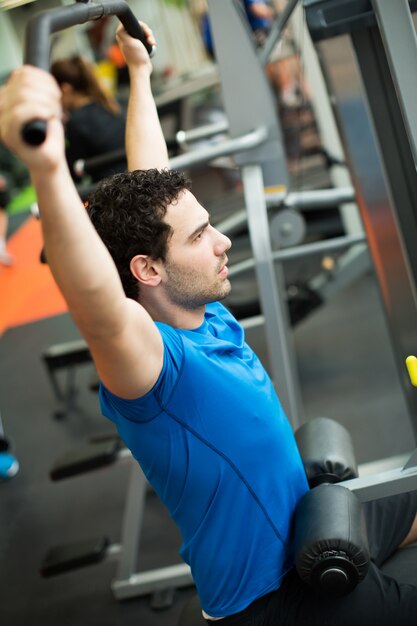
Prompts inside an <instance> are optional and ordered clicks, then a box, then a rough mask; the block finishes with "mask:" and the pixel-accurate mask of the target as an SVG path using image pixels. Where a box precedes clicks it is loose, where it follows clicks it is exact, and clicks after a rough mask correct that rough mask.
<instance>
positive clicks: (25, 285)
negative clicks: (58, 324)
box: [0, 216, 67, 334]
mask: <svg viewBox="0 0 417 626" xmlns="http://www.w3.org/2000/svg"><path fill="white" fill-rule="evenodd" d="M7 248H8V250H9V252H10V254H11V255H12V256H13V258H14V265H13V266H12V267H4V266H3V265H0V303H1V304H0V334H2V333H3V332H4V331H5V330H7V329H8V328H12V327H14V326H20V325H22V324H28V323H30V322H35V321H37V320H40V319H43V318H45V317H51V316H53V315H58V314H60V313H64V312H65V311H67V305H66V303H65V300H64V298H63V297H62V295H61V293H60V291H59V289H58V287H57V286H56V285H55V282H54V280H53V278H52V274H51V272H50V270H49V267H48V266H47V265H43V264H41V263H40V262H39V254H40V251H41V249H42V233H41V226H40V223H39V220H37V219H36V218H35V217H33V216H30V217H29V218H28V219H27V220H26V221H25V222H24V223H23V224H22V226H21V227H20V228H19V229H18V230H17V231H16V232H15V233H14V234H13V235H12V236H11V237H10V239H9V240H8V244H7Z"/></svg>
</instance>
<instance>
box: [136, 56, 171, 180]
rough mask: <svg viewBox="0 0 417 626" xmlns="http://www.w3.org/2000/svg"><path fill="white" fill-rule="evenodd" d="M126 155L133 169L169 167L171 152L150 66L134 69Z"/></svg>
mask: <svg viewBox="0 0 417 626" xmlns="http://www.w3.org/2000/svg"><path fill="white" fill-rule="evenodd" d="M126 154H127V163H128V168H129V170H130V171H132V170H137V169H142V170H146V169H151V168H154V167H155V168H158V169H162V168H165V167H168V151H167V147H166V142H165V138H164V135H163V133H162V128H161V124H160V121H159V117H158V111H157V109H156V105H155V101H154V98H153V95H152V90H151V84H150V75H149V71H148V69H147V68H146V67H140V68H131V69H130V96H129V104H128V110H127V124H126Z"/></svg>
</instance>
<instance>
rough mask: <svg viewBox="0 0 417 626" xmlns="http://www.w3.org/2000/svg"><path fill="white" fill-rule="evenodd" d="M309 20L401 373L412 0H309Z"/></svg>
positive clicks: (414, 186) (407, 308) (408, 287)
mask: <svg viewBox="0 0 417 626" xmlns="http://www.w3.org/2000/svg"><path fill="white" fill-rule="evenodd" d="M304 7H305V14H306V21H307V27H308V29H309V31H310V33H311V37H312V39H313V43H314V45H315V48H316V50H317V54H318V58H319V61H320V64H321V67H322V71H323V75H324V78H325V80H326V84H327V89H328V91H329V94H330V96H331V101H332V103H333V106H334V111H335V116H336V120H337V123H338V127H339V132H340V136H341V138H342V141H343V143H344V148H345V153H346V155H347V159H348V162H349V169H350V171H351V176H352V179H353V181H354V187H355V190H356V195H357V198H358V205H359V210H360V213H361V216H362V221H363V224H364V228H365V231H366V235H367V239H368V244H369V249H370V254H371V257H372V259H373V264H374V267H375V272H376V276H377V279H378V283H379V287H380V292H381V298H382V302H383V305H384V310H385V315H386V319H387V324H388V328H389V331H390V336H391V340H392V347H393V353H394V357H395V360H396V364H397V369H398V372H399V377H400V380H401V383H402V388H403V391H404V396H405V399H406V402H407V405H408V409H409V415H410V420H411V423H412V426H413V429H414V432H415V433H417V396H416V394H415V392H413V390H412V388H411V386H410V381H409V380H408V378H407V377H406V375H405V373H404V361H405V358H406V356H407V354H408V353H409V351H410V350H412V348H413V344H414V342H413V338H414V337H415V333H416V328H417V306H416V278H417V276H416V274H417V249H416V245H415V242H416V236H417V204H416V198H417V174H416V159H415V154H416V152H415V146H416V137H415V134H416V120H415V102H416V100H415V84H414V81H413V80H410V76H412V75H413V74H414V68H415V62H416V60H417V47H416V32H415V27H414V22H415V12H416V10H417V3H416V2H415V1H414V0H411V1H410V2H408V1H407V0H396V1H395V2H392V0H391V1H390V0H366V1H365V0H344V2H343V3H342V2H338V1H337V0H304Z"/></svg>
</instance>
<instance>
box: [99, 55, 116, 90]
mask: <svg viewBox="0 0 417 626" xmlns="http://www.w3.org/2000/svg"><path fill="white" fill-rule="evenodd" d="M94 71H95V75H96V76H97V78H98V79H99V81H100V84H101V86H102V87H103V89H105V90H106V91H107V92H108V93H110V94H111V95H112V96H114V94H115V93H116V87H117V70H116V67H115V66H114V64H113V63H111V62H110V61H98V63H96V64H95V67H94Z"/></svg>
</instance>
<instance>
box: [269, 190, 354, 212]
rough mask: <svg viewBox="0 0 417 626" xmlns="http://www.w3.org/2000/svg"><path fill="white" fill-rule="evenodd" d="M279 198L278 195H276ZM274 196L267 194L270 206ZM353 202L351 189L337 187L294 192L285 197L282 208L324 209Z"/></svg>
mask: <svg viewBox="0 0 417 626" xmlns="http://www.w3.org/2000/svg"><path fill="white" fill-rule="evenodd" d="M276 195H277V198H279V194H276ZM274 197H275V194H273V193H272V194H268V196H267V202H268V204H272V202H273V201H274ZM354 201H355V190H354V189H353V187H338V188H336V189H317V190H312V191H296V192H291V193H289V194H288V195H287V196H285V198H284V200H283V202H282V203H283V206H284V207H285V208H287V209H293V208H296V209H300V210H303V209H324V208H327V207H335V206H337V205H338V204H346V203H348V202H354Z"/></svg>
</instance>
